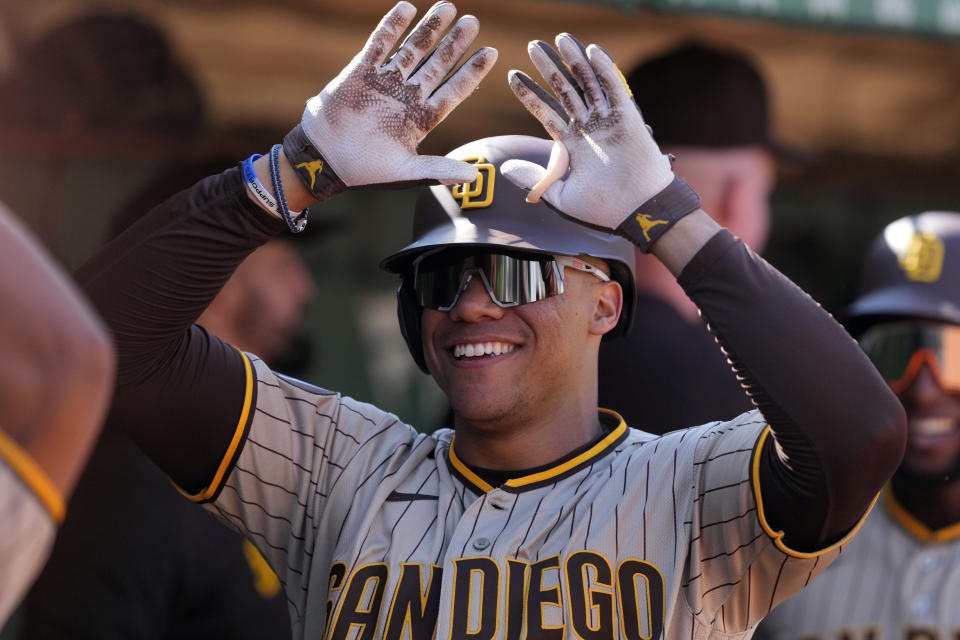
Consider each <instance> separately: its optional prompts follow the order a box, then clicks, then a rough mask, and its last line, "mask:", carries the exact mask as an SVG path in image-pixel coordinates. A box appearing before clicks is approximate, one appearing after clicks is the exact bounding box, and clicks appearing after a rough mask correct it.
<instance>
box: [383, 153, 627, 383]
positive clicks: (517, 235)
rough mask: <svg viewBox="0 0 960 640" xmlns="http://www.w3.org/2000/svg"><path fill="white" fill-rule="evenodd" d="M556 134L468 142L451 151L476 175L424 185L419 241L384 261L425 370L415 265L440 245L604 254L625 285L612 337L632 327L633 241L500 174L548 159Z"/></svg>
mask: <svg viewBox="0 0 960 640" xmlns="http://www.w3.org/2000/svg"><path fill="white" fill-rule="evenodd" d="M552 148H553V142H552V141H550V140H544V139H541V138H533V137H530V136H496V137H492V138H484V139H482V140H476V141H474V142H470V143H467V144H465V145H463V146H461V147H459V148H457V149H455V150H453V151H451V152H450V153H448V154H447V157H448V158H456V159H458V160H463V161H465V162H470V163H473V164H475V165H476V167H477V169H478V170H479V176H478V177H477V180H476V181H475V182H472V183H470V184H460V185H456V186H453V187H449V186H433V187H429V188H424V189H423V190H422V191H421V192H420V197H419V199H418V200H417V205H416V209H415V212H414V218H413V242H412V243H411V244H409V245H407V246H406V247H404V248H403V249H401V250H400V251H398V252H397V253H394V254H393V255H391V256H389V257H388V258H386V259H385V260H384V261H383V262H381V263H380V266H381V268H383V269H385V270H387V271H390V272H392V273H397V274H399V275H400V288H399V290H398V291H397V313H398V316H399V320H400V330H401V331H402V333H403V337H404V339H405V340H406V342H407V346H408V347H409V348H410V353H411V354H412V355H413V359H414V360H415V361H416V362H417V364H418V365H419V366H420V368H421V369H422V370H423V371H424V372H426V371H427V367H426V363H425V361H424V358H423V345H422V343H421V338H420V315H421V313H422V312H423V309H422V307H420V305H419V303H418V301H417V297H416V294H415V292H414V290H413V283H412V276H413V265H414V262H415V261H416V259H417V258H418V257H419V256H421V255H423V254H424V253H426V252H428V251H430V250H433V249H436V248H438V247H447V246H456V247H461V248H472V247H477V248H480V249H484V248H496V249H497V250H499V251H509V252H510V253H534V254H553V255H569V256H576V255H587V256H592V257H595V258H601V259H603V260H605V261H606V262H607V264H608V265H609V267H610V272H611V273H610V277H611V278H612V279H613V280H616V281H617V282H618V283H620V286H621V288H622V289H623V310H622V312H621V314H620V320H619V322H618V324H617V326H616V327H615V328H614V329H613V331H611V332H610V333H609V334H607V335H606V336H604V337H605V338H606V337H612V336H617V335H622V334H624V333H626V331H627V330H628V329H629V326H630V322H631V320H632V316H633V305H634V299H635V295H634V287H635V285H634V282H635V278H634V269H635V266H634V247H633V244H632V243H631V242H630V241H629V240H627V239H626V238H623V237H621V236H618V235H615V234H612V233H606V232H603V231H599V230H596V229H592V228H589V227H586V226H583V225H580V224H577V223H575V222H572V221H571V220H569V219H566V218H564V217H563V216H561V215H559V214H558V213H557V212H556V211H554V210H553V209H551V208H550V207H548V206H547V205H546V204H543V203H542V202H541V203H538V204H528V203H526V202H525V201H524V196H525V193H524V191H523V190H521V189H520V188H519V187H516V186H514V185H513V184H512V183H511V182H509V181H508V180H505V179H502V178H501V177H500V175H499V172H500V165H501V164H502V163H503V162H505V161H506V160H510V159H512V158H519V159H522V160H530V161H532V162H536V163H537V164H540V165H542V166H546V165H547V162H548V160H549V157H550V150H551V149H552Z"/></svg>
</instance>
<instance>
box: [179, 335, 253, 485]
mask: <svg viewBox="0 0 960 640" xmlns="http://www.w3.org/2000/svg"><path fill="white" fill-rule="evenodd" d="M234 349H237V348H236V347H234ZM237 353H239V354H240V359H241V360H243V372H244V392H243V408H242V409H241V410H240V419H239V420H238V421H237V428H236V429H235V430H234V432H233V438H232V439H231V440H230V446H229V447H227V452H226V453H224V454H223V458H222V459H221V460H220V466H219V467H217V472H216V473H215V474H214V475H213V480H212V481H211V482H210V484H209V485H208V486H207V488H206V489H204V490H203V491H201V492H200V493H197V494H189V493H187V492H186V491H184V490H183V489H181V488H180V487H178V486H177V484H176V483H174V486H175V487H177V491H179V492H180V493H182V494H183V495H184V496H186V497H187V498H189V499H190V500H192V501H194V502H203V501H205V500H209V499H210V498H212V497H213V496H215V495H216V494H217V491H219V490H220V483H221V482H223V480H224V476H225V475H226V473H227V469H229V468H230V463H231V461H232V460H233V457H234V454H236V452H237V448H238V447H239V446H240V443H241V441H242V440H243V432H244V429H245V427H246V426H247V418H248V417H249V416H250V409H251V406H250V405H251V404H252V400H253V368H252V366H251V365H250V359H249V358H247V354H245V353H244V352H243V351H240V349H237Z"/></svg>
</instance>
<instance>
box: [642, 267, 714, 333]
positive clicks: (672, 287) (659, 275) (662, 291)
mask: <svg viewBox="0 0 960 640" xmlns="http://www.w3.org/2000/svg"><path fill="white" fill-rule="evenodd" d="M637 289H638V290H639V291H640V293H641V294H646V295H651V296H656V297H658V298H661V299H663V300H665V301H666V302H667V303H668V304H669V305H670V306H671V307H673V308H674V309H675V310H676V312H677V313H679V314H680V315H681V316H682V317H683V319H684V320H686V321H687V322H689V323H690V324H694V323H697V322H699V321H700V315H699V313H698V312H697V306H696V305H695V304H694V303H693V301H692V300H690V298H689V297H687V294H686V293H684V291H683V289H682V288H681V287H680V285H679V284H677V279H676V278H675V277H674V276H673V274H671V273H670V272H669V271H667V268H666V267H665V266H663V263H661V262H660V261H659V260H657V259H656V258H655V257H654V256H650V255H645V256H639V257H637Z"/></svg>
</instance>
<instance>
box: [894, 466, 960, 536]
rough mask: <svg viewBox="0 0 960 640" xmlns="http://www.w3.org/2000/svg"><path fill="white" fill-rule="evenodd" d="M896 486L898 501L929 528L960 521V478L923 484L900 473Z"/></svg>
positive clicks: (896, 479)
mask: <svg viewBox="0 0 960 640" xmlns="http://www.w3.org/2000/svg"><path fill="white" fill-rule="evenodd" d="M892 486H893V493H894V496H895V497H896V499H897V502H899V503H900V504H901V505H902V506H903V508H904V509H906V510H907V511H909V512H910V513H911V514H912V515H913V516H914V517H915V518H916V519H917V520H919V521H920V522H922V523H923V524H924V525H925V526H926V527H927V528H928V529H931V530H936V529H942V528H943V527H946V526H949V525H951V524H955V523H958V522H960V478H956V479H953V480H951V481H949V482H944V483H939V484H935V483H919V482H913V481H911V479H910V478H907V477H905V476H904V475H903V474H897V475H895V476H894V478H893V481H892Z"/></svg>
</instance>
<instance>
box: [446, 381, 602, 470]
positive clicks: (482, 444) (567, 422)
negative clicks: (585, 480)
mask: <svg viewBox="0 0 960 640" xmlns="http://www.w3.org/2000/svg"><path fill="white" fill-rule="evenodd" d="M560 404H562V405H563V406H559V405H560ZM455 424H456V438H455V441H454V442H455V444H454V446H455V447H456V451H457V456H458V457H460V459H462V460H463V461H464V462H466V463H467V464H470V465H473V466H476V467H482V468H485V469H530V468H532V467H539V466H543V465H547V464H550V463H551V462H553V461H554V460H558V459H560V458H562V457H563V456H564V455H566V454H568V453H570V452H571V451H573V450H574V449H576V448H577V447H580V446H582V445H584V444H586V443H588V442H591V441H593V440H595V439H596V438H597V436H598V435H600V433H601V430H602V427H601V425H600V421H599V418H598V414H597V402H596V397H595V395H594V397H593V398H592V400H591V399H590V398H585V399H583V400H582V401H580V402H576V403H572V402H566V403H559V404H558V405H556V406H552V407H544V408H543V410H542V411H540V412H539V413H538V414H537V415H535V416H517V415H511V416H509V417H505V418H501V419H497V420H488V421H474V420H468V419H466V418H463V417H462V416H459V415H458V416H456V417H455Z"/></svg>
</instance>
